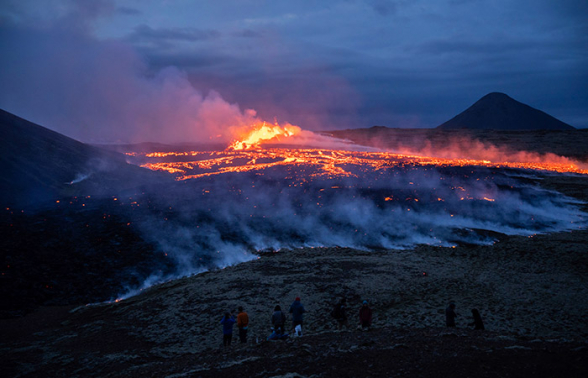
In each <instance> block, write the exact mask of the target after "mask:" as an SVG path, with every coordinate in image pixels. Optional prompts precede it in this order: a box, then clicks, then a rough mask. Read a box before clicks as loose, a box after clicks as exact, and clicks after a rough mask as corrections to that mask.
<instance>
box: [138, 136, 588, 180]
mask: <svg viewBox="0 0 588 378" xmlns="http://www.w3.org/2000/svg"><path fill="white" fill-rule="evenodd" d="M243 143H244V144H243V148H250V147H245V146H250V145H249V144H247V143H246V142H243ZM129 155H133V156H137V155H138V154H135V153H131V154H129ZM143 156H145V157H146V158H149V160H150V159H157V158H164V157H165V158H166V160H169V159H170V158H173V157H186V156H189V157H192V159H193V160H191V161H172V162H169V161H163V162H162V161H159V162H153V163H150V162H148V163H144V164H142V165H141V166H142V167H145V168H149V169H151V170H161V171H167V172H169V173H172V174H174V175H176V180H187V179H195V178H200V177H205V176H211V175H219V174H224V173H230V172H250V171H256V172H258V173H260V174H261V171H263V170H265V169H267V168H270V167H276V166H284V167H294V166H296V167H304V166H307V167H312V168H315V172H314V173H312V174H310V175H309V177H315V176H324V177H330V178H334V177H348V176H357V175H358V174H360V173H361V172H364V171H365V170H366V169H369V170H373V171H378V170H381V169H387V168H393V167H400V166H439V167H465V166H472V167H487V168H515V169H530V170H540V171H551V172H560V173H576V174H588V170H587V169H582V168H580V167H578V166H576V165H574V164H561V163H545V162H544V163H535V162H533V163H528V162H491V161H488V160H471V159H443V158H432V157H422V156H411V155H401V154H393V153H388V152H357V151H344V150H322V149H287V148H271V149H260V148H257V149H247V150H239V149H237V150H236V151H235V150H232V151H231V150H226V151H190V152H177V153H174V152H166V153H160V152H154V153H150V154H145V155H143ZM300 179H302V180H306V179H308V177H306V178H302V177H301V178H300Z"/></svg>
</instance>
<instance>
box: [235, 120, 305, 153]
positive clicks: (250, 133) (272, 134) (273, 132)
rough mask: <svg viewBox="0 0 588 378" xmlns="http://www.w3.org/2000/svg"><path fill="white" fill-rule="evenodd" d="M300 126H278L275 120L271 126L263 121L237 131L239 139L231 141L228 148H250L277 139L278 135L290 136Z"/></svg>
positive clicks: (296, 132) (294, 133)
mask: <svg viewBox="0 0 588 378" xmlns="http://www.w3.org/2000/svg"><path fill="white" fill-rule="evenodd" d="M300 131H301V130H300V127H298V126H294V125H290V124H286V125H284V126H280V125H279V124H278V123H277V122H276V123H275V124H274V125H273V126H272V125H268V124H267V123H265V122H263V123H260V124H257V125H254V126H253V127H250V128H247V129H241V130H240V131H238V132H237V134H238V135H237V136H238V139H239V140H236V141H234V142H233V143H231V145H230V146H229V148H228V149H230V150H250V149H253V148H256V147H258V146H259V145H260V144H261V143H264V142H268V141H272V140H274V141H275V140H279V139H280V137H285V138H288V137H291V136H293V135H296V134H299V133H300Z"/></svg>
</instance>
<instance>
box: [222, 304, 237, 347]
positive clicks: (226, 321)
mask: <svg viewBox="0 0 588 378" xmlns="http://www.w3.org/2000/svg"><path fill="white" fill-rule="evenodd" d="M220 322H221V324H222V325H223V345H224V346H225V347H228V346H229V345H231V340H232V339H233V324H235V318H234V317H233V316H232V315H231V314H230V313H228V312H225V316H223V318H222V319H221V321H220Z"/></svg>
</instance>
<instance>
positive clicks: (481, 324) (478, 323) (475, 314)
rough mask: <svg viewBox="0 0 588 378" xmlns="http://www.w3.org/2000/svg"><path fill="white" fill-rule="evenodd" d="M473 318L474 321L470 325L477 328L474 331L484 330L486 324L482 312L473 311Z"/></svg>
mask: <svg viewBox="0 0 588 378" xmlns="http://www.w3.org/2000/svg"><path fill="white" fill-rule="evenodd" d="M472 316H473V317H474V321H473V322H472V323H469V324H468V325H469V326H475V327H474V329H484V322H482V317H481V316H480V311H478V309H476V308H474V309H472Z"/></svg>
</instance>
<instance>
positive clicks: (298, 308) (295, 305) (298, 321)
mask: <svg viewBox="0 0 588 378" xmlns="http://www.w3.org/2000/svg"><path fill="white" fill-rule="evenodd" d="M305 312H306V310H305V309H304V306H303V305H302V303H300V297H296V299H294V302H292V305H290V314H292V329H294V330H296V326H298V325H299V326H300V328H302V314H304V313H305ZM299 336H300V335H299Z"/></svg>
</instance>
